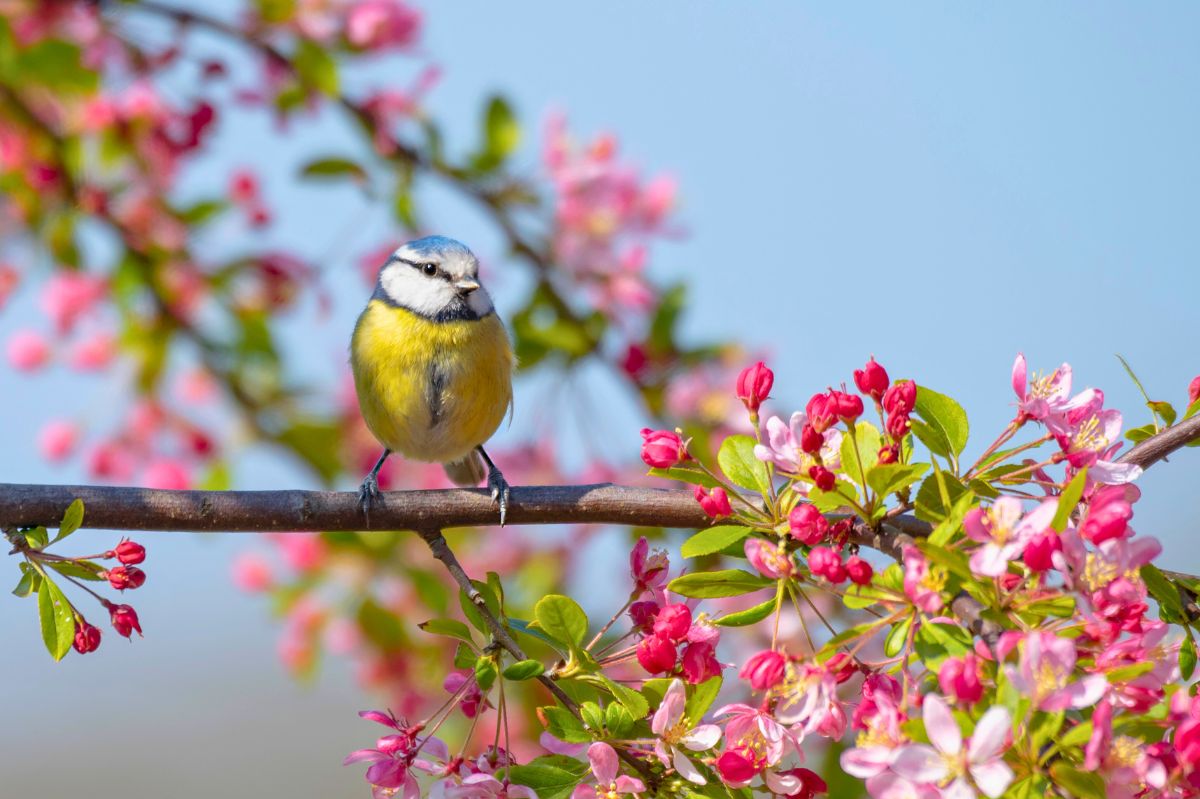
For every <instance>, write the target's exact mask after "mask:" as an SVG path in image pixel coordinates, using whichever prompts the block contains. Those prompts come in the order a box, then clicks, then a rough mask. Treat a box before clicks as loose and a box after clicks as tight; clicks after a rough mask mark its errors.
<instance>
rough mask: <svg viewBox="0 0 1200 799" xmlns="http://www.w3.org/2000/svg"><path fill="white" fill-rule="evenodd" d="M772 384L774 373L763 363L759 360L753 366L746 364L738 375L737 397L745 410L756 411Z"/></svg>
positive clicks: (769, 391)
mask: <svg viewBox="0 0 1200 799" xmlns="http://www.w3.org/2000/svg"><path fill="white" fill-rule="evenodd" d="M774 384H775V373H774V372H772V371H771V370H770V369H768V368H767V365H766V364H765V363H763V362H762V361H759V362H758V363H756V364H754V365H753V366H747V367H746V368H745V369H743V370H742V373H741V374H740V375H738V380H737V398H738V399H740V400H741V401H742V404H743V405H745V406H746V410H748V411H750V412H751V413H758V409H759V407H760V406H761V405H762V404H763V400H765V399H766V398H767V396H768V395H769V394H770V393H771V386H773V385H774Z"/></svg>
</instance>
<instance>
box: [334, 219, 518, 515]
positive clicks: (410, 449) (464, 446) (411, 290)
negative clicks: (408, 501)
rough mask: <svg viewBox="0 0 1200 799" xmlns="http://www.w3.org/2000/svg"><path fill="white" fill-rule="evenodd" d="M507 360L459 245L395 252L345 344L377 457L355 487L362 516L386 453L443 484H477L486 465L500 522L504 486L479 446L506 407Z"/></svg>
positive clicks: (470, 259)
mask: <svg viewBox="0 0 1200 799" xmlns="http://www.w3.org/2000/svg"><path fill="white" fill-rule="evenodd" d="M514 367H515V357H514V355H513V350H512V345H511V343H510V342H509V338H508V332H507V331H506V330H505V327H504V323H503V322H501V321H500V318H499V317H498V316H497V314H496V309H495V306H494V305H493V304H492V298H491V296H490V295H489V294H488V291H487V289H486V288H484V287H483V284H482V283H480V281H479V260H478V259H477V258H476V257H475V255H474V253H472V252H471V250H470V249H469V248H467V246H466V245H465V244H462V243H461V242H459V241H456V240H455V239H452V238H447V237H445V236H427V237H425V238H421V239H417V240H415V241H410V242H408V243H407V244H404V245H402V246H401V247H399V248H398V249H397V250H395V251H394V252H393V253H392V254H391V256H390V257H389V258H388V259H387V262H386V263H385V264H384V265H383V267H382V268H381V269H380V270H379V277H378V279H377V281H376V283H375V290H374V292H372V294H371V296H370V298H369V299H368V300H367V305H366V308H364V309H363V311H362V313H361V314H360V315H359V317H358V322H357V323H356V324H355V326H354V334H353V336H352V337H351V340H350V368H351V372H352V373H353V375H354V388H355V392H356V393H357V395H358V404H359V408H360V409H361V410H362V417H363V421H365V422H366V425H367V428H368V429H369V430H370V431H371V433H372V435H374V436H375V438H376V439H377V440H378V441H379V443H380V444H382V445H383V454H382V455H381V456H380V457H379V460H378V461H377V462H376V463H375V466H374V468H373V469H371V471H370V473H369V474H368V475H367V476H366V478H365V479H364V480H363V482H362V486H361V487H360V489H359V503H360V505H361V507H362V510H363V513H364V514H365V515H367V516H368V518H369V513H370V508H371V505H372V504H373V503H374V502H375V501H376V500H377V499H378V498H379V496H380V493H379V470H380V469H381V468H382V467H383V464H384V461H386V460H387V458H388V456H389V455H391V454H393V453H399V454H400V455H402V456H404V457H405V458H409V459H411V460H418V461H424V462H427V463H441V464H442V465H443V467H444V468H445V470H446V474H447V475H448V476H449V478H450V479H451V481H453V482H454V483H455V484H457V485H460V486H476V485H479V483H480V482H481V481H482V480H483V478H484V476H485V474H484V467H485V466H486V469H487V472H486V477H487V485H488V488H489V489H490V491H491V497H492V501H493V502H494V503H496V504H497V505H498V506H499V511H500V524H501V526H503V525H504V521H505V517H506V515H507V513H508V502H509V497H510V487H509V484H508V482H507V481H506V480H505V479H504V475H503V473H502V472H501V471H500V469H499V468H497V466H496V464H495V463H494V462H493V461H492V459H491V457H489V456H488V454H487V452H486V451H485V450H484V448H483V445H484V443H486V442H487V441H488V439H490V438H491V437H492V435H493V434H494V433H495V432H496V430H497V429H498V428H499V427H500V424H501V422H502V421H503V420H504V417H505V415H506V414H509V415H510V419H511V412H512V400H513V391H512V375H513V369H514Z"/></svg>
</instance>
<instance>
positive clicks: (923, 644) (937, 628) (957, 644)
mask: <svg viewBox="0 0 1200 799" xmlns="http://www.w3.org/2000/svg"><path fill="white" fill-rule="evenodd" d="M913 645H914V648H915V649H916V652H917V656H918V657H920V658H921V662H922V663H925V664H927V665H928V666H929V667H930V669H933V670H936V669H937V668H938V667H939V666H941V663H942V661H943V660H945V659H946V658H948V657H958V656H960V655H964V654H966V653H967V651H968V650H969V649H970V648H971V645H972V641H971V634H970V633H969V632H967V630H966V629H965V628H963V627H958V626H956V625H953V624H942V623H940V622H939V623H934V622H925V623H923V624H922V625H921V626H920V627H918V628H917V634H916V635H915V636H914V637H913Z"/></svg>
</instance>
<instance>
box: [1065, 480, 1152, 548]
mask: <svg viewBox="0 0 1200 799" xmlns="http://www.w3.org/2000/svg"><path fill="white" fill-rule="evenodd" d="M1140 496H1141V491H1139V490H1138V489H1137V487H1135V486H1132V485H1112V486H1105V487H1104V488H1101V489H1099V490H1097V491H1096V492H1095V493H1093V494H1092V497H1091V499H1090V500H1088V507H1087V515H1086V516H1084V518H1083V522H1082V523H1080V525H1079V534H1080V535H1081V536H1082V537H1083V538H1085V539H1087V540H1088V541H1091V542H1092V543H1093V544H1102V543H1104V542H1105V541H1107V540H1108V539H1110V538H1126V537H1128V536H1129V535H1132V534H1133V531H1132V530H1130V529H1129V520H1130V519H1132V518H1133V503H1134V502H1136V501H1137V499H1138V498H1139V497H1140Z"/></svg>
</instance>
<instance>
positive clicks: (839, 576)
mask: <svg viewBox="0 0 1200 799" xmlns="http://www.w3.org/2000/svg"><path fill="white" fill-rule="evenodd" d="M808 569H809V571H811V572H812V573H813V574H815V575H817V576H818V577H824V578H825V579H826V580H828V581H829V582H831V583H833V584H835V585H836V584H837V583H841V582H845V580H846V577H847V574H846V567H845V566H844V565H842V557H841V555H839V554H838V553H836V552H834V551H833V550H832V549H830V548H829V547H813V550H812V552H809V553H808Z"/></svg>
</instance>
